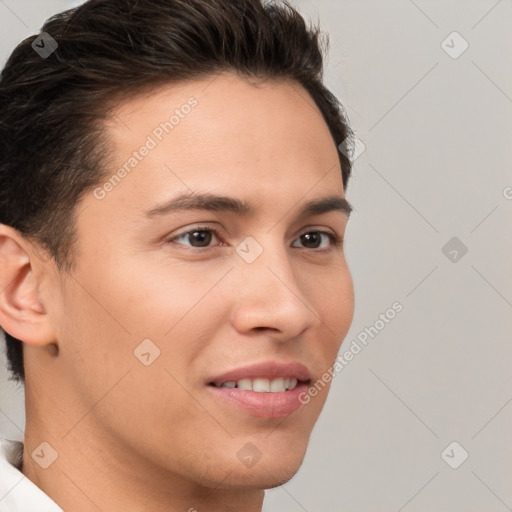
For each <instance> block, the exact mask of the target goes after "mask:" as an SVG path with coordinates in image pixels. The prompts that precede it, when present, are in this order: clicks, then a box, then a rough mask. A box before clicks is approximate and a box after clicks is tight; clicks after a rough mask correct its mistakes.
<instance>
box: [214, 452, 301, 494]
mask: <svg viewBox="0 0 512 512" xmlns="http://www.w3.org/2000/svg"><path fill="white" fill-rule="evenodd" d="M299 446H300V443H299ZM305 452H306V446H305V445H304V446H300V447H299V448H298V447H297V446H294V447H293V448H290V449H289V450H288V451H287V452H286V453H283V451H282V450H277V451H276V452H275V454H274V455H272V452H270V451H267V452H266V453H265V455H264V456H262V457H261V459H260V460H258V461H257V462H254V463H253V464H250V465H247V466H246V465H244V464H242V463H239V462H238V461H237V463H235V464H233V463H231V473H230V474H229V477H228V478H226V479H225V481H224V484H225V486H226V487H231V488H233V487H239V488H245V489H259V490H265V489H272V488H273V487H278V486H279V485H282V484H285V483H286V482H288V481H289V480H290V479H291V478H293V477H294V476H295V474H296V473H297V472H298V470H299V468H300V466H301V465H302V462H303V460H304V456H305Z"/></svg>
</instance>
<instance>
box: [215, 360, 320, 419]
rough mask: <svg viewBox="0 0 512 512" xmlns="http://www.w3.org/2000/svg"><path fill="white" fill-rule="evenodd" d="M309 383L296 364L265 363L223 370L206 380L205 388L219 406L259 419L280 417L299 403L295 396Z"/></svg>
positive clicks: (305, 374) (301, 369)
mask: <svg viewBox="0 0 512 512" xmlns="http://www.w3.org/2000/svg"><path fill="white" fill-rule="evenodd" d="M310 382H311V374H310V372H309V370H308V369H307V367H306V366H304V365H303V364H300V363H295V362H293V363H276V362H268V363H261V364H255V365H251V366H246V367H243V368H237V369H234V370H230V371H227V372H225V373H223V374H222V375H218V376H215V377H212V378H211V379H209V380H208V381H207V384H208V389H209V390H210V392H211V393H212V394H213V396H214V397H215V398H217V399H220V400H221V402H222V403H223V404H227V405H228V406H231V407H234V408H236V409H237V410H238V411H241V412H243V413H248V414H250V415H252V416H258V417H263V418H281V417H283V416H288V415H289V414H291V413H292V412H294V411H296V410H297V409H299V408H300V407H301V406H302V405H303V404H302V403H301V402H300V401H299V395H300V394H301V393H302V392H303V391H305V390H306V389H307V387H308V384H309V383H310Z"/></svg>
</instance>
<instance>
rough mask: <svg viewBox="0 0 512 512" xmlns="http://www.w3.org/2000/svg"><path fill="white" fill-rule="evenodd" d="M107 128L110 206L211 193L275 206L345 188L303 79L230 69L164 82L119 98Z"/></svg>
mask: <svg viewBox="0 0 512 512" xmlns="http://www.w3.org/2000/svg"><path fill="white" fill-rule="evenodd" d="M107 131H108V134H109V136H110V139H111V140H112V141H113V146H112V153H111V157H112V158H111V162H110V163H109V165H110V169H109V170H108V172H107V180H108V179H109V176H110V177H111V178H113V179H111V180H110V181H112V183H113V186H109V187H108V188H109V193H108V196H107V197H106V198H105V199H108V202H109V203H110V204H111V205H116V203H117V206H119V205H120V204H121V203H124V206H125V207H127V208H131V207H132V206H133V207H137V211H138V212H140V211H142V208H144V209H145V210H147V207H148V206H150V205H151V204H156V203H158V202H161V201H164V200H167V199H169V197H172V196H173V195H177V194H180V193H181V194H182V193H190V192H205V191H207V192H212V193H217V194H222V195H231V196H238V197H239V198H241V199H243V200H246V201H248V202H250V203H251V204H254V205H261V204H265V203H267V204H272V205H273V206H277V205H278V204H281V205H283V204H285V203H286V201H291V202H293V203H297V202H298V201H299V200H300V198H301V197H304V196H305V195H306V194H308V192H309V191H311V192H312V195H313V197H314V196H320V195H322V196H326V195H327V192H328V193H330V194H338V195H342V194H343V186H342V179H341V167H340V162H339V158H338V153H337V149H336V146H335V144H334V141H333V139H332V136H331V134H330V131H329V129H328V126H327V124H326V123H325V121H324V119H323V117H322V115H321V113H320V111H319V110H318V108H317V107H316V105H315V104H314V101H313V100H312V98H311V97H310V96H309V94H308V93H307V91H306V90H305V89H304V88H302V87H301V85H300V84H298V83H296V82H291V81H283V80H280V81H266V82H264V83H261V84H259V85H257V86H255V85H252V84H250V83H247V82H246V81H244V80H242V79H240V78H239V77H237V76H234V75H231V74H228V73H224V74H221V75H218V76H216V77H209V78H207V79H204V80H197V81H190V82H182V83H178V84H172V85H166V86H162V87H160V88H158V89H154V90H152V91H149V92H146V93H144V94H140V95H138V96H136V97H133V98H130V99H127V100H125V101H123V102H122V103H120V104H119V106H118V107H117V108H116V109H115V110H114V111H113V116H112V118H111V122H109V123H108V125H107ZM119 171H121V172H119ZM104 183H106V181H104ZM314 189H315V190H314ZM313 197H309V198H308V199H312V198H313ZM139 206H140V208H139ZM132 210H133V208H132Z"/></svg>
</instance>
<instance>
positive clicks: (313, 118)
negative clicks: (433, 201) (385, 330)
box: [0, 0, 354, 512]
mask: <svg viewBox="0 0 512 512" xmlns="http://www.w3.org/2000/svg"><path fill="white" fill-rule="evenodd" d="M321 77H322V53H321V50H320V48H319V32H318V29H311V28H307V27H306V25H305V24H304V21H303V19H302V18H301V16H300V15H299V14H298V13H297V12H296V11H295V10H294V9H293V8H292V7H291V6H290V5H287V4H286V5H277V4H266V5H263V4H262V3H261V2H260V1H259V0H237V1H233V0H217V1H214V2H212V1H211V0H144V1H140V0H139V1H136V0H126V1H119V0H90V1H89V2H86V3H85V4H83V5H82V6H80V7H78V8H76V9H73V10H70V11H67V12H64V13H61V14H59V15H57V16H55V17H53V18H51V19H50V20H49V21H47V22H46V24H45V25H44V27H43V30H42V33H41V34H40V35H39V36H38V37H32V38H29V39H27V40H26V41H24V42H22V43H21V44H20V45H19V46H18V47H17V48H16V49H15V51H14V52H13V54H12V55H11V57H10V59H9V61H8V62H7V64H6V66H5V69H4V70H3V73H2V78H1V82H0V112H1V114H0V130H1V133H0V144H1V150H2V151H1V152H2V160H1V162H0V222H1V224H0V290H1V294H0V325H1V326H2V327H3V329H4V331H5V334H6V340H7V351H8V357H9V362H10V369H11V371H12V373H13V376H14V378H18V379H19V380H20V381H21V382H23V383H24V385H25V398H26V403H25V408H26V430H25V435H24V442H23V445H22V444H21V443H12V442H9V441H7V440H5V441H3V443H2V451H3V454H4V460H3V461H2V462H1V465H0V510H2V511H4V510H5V511H7V510H8V511H9V512H12V511H16V510H19V511H21V510H23V511H27V510H31V511H33V510H38V511H39V512H40V511H43V510H44V511H52V512H53V511H57V510H66V511H73V512H84V511H90V510H104V511H107V510H108V511H109V512H117V511H131V512H135V511H144V512H156V511H162V510H166V511H187V510H188V511H194V510H197V511H201V510H208V511H209V512H216V511H235V510H236V511H239V510H244V511H245V512H254V511H260V510H261V508H262V503H263V499H264V490H265V489H268V488H272V487H275V486H278V485H280V484H282V483H284V482H286V481H288V480H289V479H290V478H291V477H292V476H293V475H294V474H295V473H296V472H297V470H298V468H299V466H300V464H301V462H302V460H303V457H304V454H305V451H306V447H307V443H308V440H309V436H310V434H311V431H312V428H313V426H314V424H315V422H316V420H317V418H318V415H319V414H320V411H321V409H322V407H323V405H324V403H325V399H326V395H327V391H328V388H329V385H326V386H325V388H324V389H322V391H321V392H316V393H311V394H309V390H310V389H313V385H314V384H315V383H316V382H318V381H320V380H322V379H323V376H324V375H325V374H326V372H327V371H328V370H329V368H330V367H332V364H333V363H334V361H335V358H336V355H337V352H338V350H339V348H340V344H341V342H342V340H343V339H344V337H345V336H346V334H347V331H348V329H349V327H350V324H351V321H352V316H353V308H354V294H353V285H352V280H351V276H350V272H349V269H348V267H347V263H346V260H345V256H344V252H343V237H344V233H345V229H346V225H347V221H348V217H349V214H350V211H351V207H350V204H349V203H348V202H347V200H346V199H345V195H344V194H345V191H346V187H347V183H348V179H349V176H350V171H351V166H350V161H349V159H348V158H347V156H346V154H345V153H344V152H339V151H338V149H337V148H338V146H339V145H340V144H342V147H347V144H348V143H350V141H351V140H352V139H351V136H352V132H351V130H350V128H349V126H348V124H347V122H346V121H345V119H344V117H343V115H342V112H341V110H340V105H339V103H338V102H337V100H336V99H335V98H334V96H333V95H332V94H331V93H330V92H329V91H328V90H327V89H326V88H325V87H324V86H323V85H322V82H321ZM315 389H318V386H317V388H315ZM22 449H23V450H22Z"/></svg>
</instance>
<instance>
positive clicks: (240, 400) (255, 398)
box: [208, 382, 308, 418]
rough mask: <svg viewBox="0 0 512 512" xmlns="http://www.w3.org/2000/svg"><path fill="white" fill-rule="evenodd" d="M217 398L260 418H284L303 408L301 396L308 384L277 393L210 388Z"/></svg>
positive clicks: (301, 383)
mask: <svg viewBox="0 0 512 512" xmlns="http://www.w3.org/2000/svg"><path fill="white" fill-rule="evenodd" d="M208 388H209V389H210V390H211V392H212V393H214V394H215V396H217V397H219V398H221V399H223V400H225V401H227V402H228V403H230V404H231V405H234V406H235V407H238V408H239V409H242V410H243V411H245V412H247V413H249V414H251V415H253V416H259V417H260V418H283V417H284V416H288V415H289V414H291V413H292V412H295V411H296V410H297V409H299V408H300V407H302V405H303V404H302V403H301V402H300V400H299V395H300V394H301V393H302V392H303V391H306V390H307V388H308V386H307V384H306V383H303V382H300V383H298V384H297V386H296V387H295V388H294V389H289V390H287V391H282V392H277V393H272V392H271V393H265V392H263V393H259V392H257V391H248V390H245V389H238V388H220V387H216V386H208Z"/></svg>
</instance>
